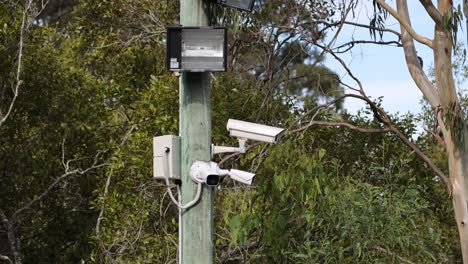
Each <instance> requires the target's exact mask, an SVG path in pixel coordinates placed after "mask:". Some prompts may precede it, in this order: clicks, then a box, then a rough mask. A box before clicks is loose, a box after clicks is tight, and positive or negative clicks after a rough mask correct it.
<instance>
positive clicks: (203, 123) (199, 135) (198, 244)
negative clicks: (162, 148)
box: [179, 0, 214, 264]
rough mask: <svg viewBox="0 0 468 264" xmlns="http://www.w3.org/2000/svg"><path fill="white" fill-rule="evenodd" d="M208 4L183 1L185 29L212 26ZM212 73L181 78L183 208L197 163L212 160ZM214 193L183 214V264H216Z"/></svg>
mask: <svg viewBox="0 0 468 264" xmlns="http://www.w3.org/2000/svg"><path fill="white" fill-rule="evenodd" d="M205 2H206V1H204V0H180V23H181V25H182V26H208V15H207V7H206V3H205ZM210 86H211V85H210V76H209V73H207V72H204V73H198V72H184V73H182V74H181V77H180V84H179V94H180V101H179V103H180V105H179V113H180V118H179V122H180V125H179V129H180V137H181V179H182V188H181V189H182V191H181V192H182V204H186V203H188V202H189V201H191V200H193V198H194V197H195V194H196V191H197V185H196V184H195V183H194V182H193V181H192V179H191V178H190V176H189V170H190V166H191V165H192V163H193V161H195V160H204V161H209V160H211V153H210V152H211V149H210V148H211V98H210V97H211V87H210ZM213 197H214V190H213V188H212V187H208V186H207V185H206V184H203V191H202V196H201V199H200V201H199V202H198V203H197V204H196V205H195V206H193V207H192V208H190V209H186V210H183V211H182V217H181V218H182V219H181V221H180V223H179V234H180V237H179V239H181V243H180V244H179V245H180V246H181V248H179V250H180V253H179V254H180V262H181V263H183V264H188V263H193V264H211V263H213V240H212V237H213Z"/></svg>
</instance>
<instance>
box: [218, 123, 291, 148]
mask: <svg viewBox="0 0 468 264" xmlns="http://www.w3.org/2000/svg"><path fill="white" fill-rule="evenodd" d="M226 127H227V130H228V131H229V134H230V135H231V136H233V137H237V138H243V139H250V140H255V141H261V142H267V143H276V142H277V141H278V138H279V137H280V136H281V134H282V132H283V131H284V129H283V128H280V127H272V126H267V125H261V124H256V123H251V122H246V121H241V120H236V119H229V121H228V123H227V126H226Z"/></svg>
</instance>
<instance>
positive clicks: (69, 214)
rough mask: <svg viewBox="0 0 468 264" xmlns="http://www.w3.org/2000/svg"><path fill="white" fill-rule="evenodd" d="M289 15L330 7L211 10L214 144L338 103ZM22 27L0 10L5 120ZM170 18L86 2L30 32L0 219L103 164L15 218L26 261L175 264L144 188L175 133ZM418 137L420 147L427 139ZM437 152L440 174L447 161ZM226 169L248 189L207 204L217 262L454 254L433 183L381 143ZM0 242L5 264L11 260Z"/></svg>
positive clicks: (305, 15)
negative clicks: (245, 173)
mask: <svg viewBox="0 0 468 264" xmlns="http://www.w3.org/2000/svg"><path fill="white" fill-rule="evenodd" d="M300 4H303V6H301V5H300ZM301 8H303V9H301ZM291 10H302V11H301V12H300V13H299V14H298V15H297V17H294V19H296V20H295V21H303V22H304V23H305V24H307V23H310V22H312V21H313V20H314V19H317V18H320V19H323V20H326V21H331V20H332V18H331V17H332V16H333V14H334V12H336V11H337V9H336V7H335V6H334V5H333V3H328V2H323V1H286V2H284V1H279V0H275V1H271V2H270V3H268V4H266V6H265V8H264V9H263V10H261V11H259V12H256V13H254V14H253V15H249V14H245V13H240V12H238V11H234V10H231V11H226V12H224V13H223V14H218V15H219V16H218V19H222V21H223V22H224V23H225V24H227V25H228V26H230V27H233V28H234V25H237V26H236V28H235V30H232V31H231V33H230V34H231V35H230V42H229V50H230V54H232V56H230V60H231V61H230V64H229V65H230V69H231V70H230V71H229V72H227V73H223V74H216V75H214V76H213V80H212V107H213V118H212V120H213V130H212V132H213V135H212V139H213V142H214V143H216V144H219V145H224V144H225V145H235V144H236V140H235V139H233V138H231V137H229V136H228V135H227V133H226V131H225V124H226V121H227V119H228V118H237V119H242V120H249V121H253V122H259V123H264V124H269V125H275V126H282V127H288V126H289V125H290V124H292V123H293V122H294V121H296V120H297V118H298V117H299V116H300V115H301V114H304V113H305V112H306V111H307V110H309V109H311V108H313V107H314V106H316V105H317V101H318V100H321V99H330V98H337V97H339V96H340V95H341V94H342V93H343V89H342V87H341V86H340V85H339V81H338V79H337V76H336V74H334V73H333V72H331V71H330V70H329V69H327V68H326V67H325V66H324V61H323V56H322V55H321V54H320V53H318V52H317V51H316V50H314V49H313V48H311V43H310V42H309V41H311V40H305V39H300V38H298V37H297V36H296V33H297V32H294V31H293V30H290V29H285V28H279V27H273V26H272V25H284V24H285V23H288V22H291V21H293V20H294V19H293V20H288V19H291V17H290V16H288V14H291V13H290V12H289V11H291ZM20 15H21V14H20V13H17V12H15V11H14V10H13V9H12V8H11V7H9V6H7V5H4V4H0V29H1V30H0V56H1V57H2V58H6V59H5V60H1V61H0V76H1V78H2V79H1V80H2V81H1V85H2V86H1V87H0V88H1V92H2V98H1V100H2V101H1V102H0V103H1V107H2V109H5V106H6V105H7V103H8V102H9V99H10V98H11V92H10V87H11V85H12V84H13V83H14V78H15V74H14V72H15V56H16V55H15V54H16V50H17V41H18V30H19V25H20V24H19V16H20ZM177 17H178V1H149V0H148V1H147V0H142V1H131V2H129V1H107V0H100V1H89V0H85V1H79V2H78V3H77V5H76V6H75V9H74V10H73V12H72V13H70V14H69V15H68V16H67V17H66V18H64V19H63V20H60V22H57V21H55V20H54V22H56V23H49V24H47V23H45V24H43V25H35V26H33V27H32V28H31V30H30V31H28V34H27V38H26V39H27V41H26V46H25V47H26V49H25V57H24V72H23V74H22V79H23V80H24V85H23V86H22V87H21V93H20V97H19V99H18V101H17V104H16V106H15V108H14V112H13V114H12V116H11V118H10V119H9V120H8V122H7V123H5V125H4V126H2V127H0V173H1V174H0V175H1V177H0V185H1V186H2V188H1V191H0V209H3V210H5V211H6V213H7V215H8V216H11V215H12V214H13V212H14V211H15V210H17V209H18V208H20V207H22V206H24V205H25V204H26V203H27V202H29V201H31V199H34V197H37V195H38V194H40V193H41V192H43V191H44V190H46V189H47V188H48V186H50V184H51V183H52V182H53V181H54V180H55V179H57V177H59V176H60V175H62V174H63V172H64V168H63V164H62V162H63V160H65V162H66V161H67V160H72V159H73V160H75V161H73V162H71V163H70V164H71V167H72V169H73V168H78V167H80V168H86V167H89V166H90V165H91V164H92V163H93V161H94V157H95V156H96V154H97V153H100V155H99V156H98V161H99V162H106V163H108V166H105V167H103V168H101V169H99V170H94V171H92V172H88V173H87V174H85V175H80V176H70V177H69V178H66V179H65V180H64V181H63V182H61V183H60V184H59V185H58V186H57V188H54V189H53V190H51V192H50V193H49V194H48V195H47V197H46V198H45V199H43V200H41V202H39V203H37V204H36V205H35V206H33V207H32V208H31V209H30V210H28V211H27V212H25V213H24V214H23V215H21V217H19V218H18V219H17V223H16V224H17V225H16V227H17V230H16V231H17V234H18V236H19V239H20V241H21V242H22V252H23V254H24V256H25V262H34V263H78V262H85V263H88V262H89V263H110V262H117V263H167V262H170V261H171V260H172V261H173V260H174V259H175V258H176V254H177V239H178V238H177V229H178V215H177V210H176V208H175V207H174V206H173V205H172V203H171V202H170V201H169V199H168V198H167V195H166V194H165V191H166V189H165V186H164V185H163V183H161V182H158V181H155V180H153V179H152V177H151V176H152V137H153V136H157V135H165V134H174V135H176V134H178V127H179V126H178V116H179V115H178V78H177V77H176V76H174V75H173V74H170V73H168V72H167V71H166V70H165V65H164V53H165V48H164V43H163V42H162V40H163V39H164V34H163V32H164V26H166V25H174V24H176V23H177ZM219 21H221V20H219ZM239 21H242V22H245V23H241V25H239ZM46 22H47V21H46ZM5 25H6V26H5ZM307 30H309V31H310V32H308V34H309V33H310V34H311V35H313V36H314V41H319V40H320V39H321V38H323V37H324V35H323V34H324V33H323V32H322V31H321V30H322V28H321V26H320V25H318V24H317V25H313V26H311V27H308V29H307ZM3 95H4V96H3ZM298 101H300V102H301V105H300V106H298V105H297V102H298ZM339 107H340V106H338V108H339ZM335 110H336V109H331V110H330V109H329V110H327V111H322V112H321V114H320V115H319V116H317V118H321V119H322V120H342V121H346V122H349V123H352V124H355V125H358V126H364V127H374V128H379V127H381V124H380V123H379V122H377V121H376V120H374V119H372V118H369V116H371V115H366V113H365V112H363V113H362V115H361V114H360V115H358V116H355V117H352V116H349V114H347V113H346V112H345V111H344V112H342V113H340V114H338V113H337V112H336V111H335ZM364 111H367V110H364ZM369 113H370V112H369ZM392 119H393V121H394V122H395V124H396V126H397V127H398V128H399V129H401V130H402V131H403V132H404V134H406V135H407V136H409V137H411V136H412V135H413V134H414V132H415V130H416V127H415V124H414V122H413V119H414V118H413V117H412V116H405V117H397V116H395V117H392ZM304 122H306V121H304ZM418 140H419V142H420V143H421V144H422V146H423V147H424V148H430V144H429V143H430V139H428V138H426V137H421V138H420V139H418ZM433 153H434V154H433V155H434V157H435V158H436V159H439V160H440V162H441V163H443V160H442V159H441V158H440V157H442V154H443V153H442V151H440V150H438V151H434V152H433ZM441 153H442V154H441ZM62 155H63V156H62ZM437 155H440V156H437ZM222 158H223V157H222V156H218V157H215V159H217V160H218V161H219V160H221V159H222ZM222 167H223V168H230V167H233V168H240V169H244V170H249V171H255V172H256V173H257V174H258V176H257V178H256V179H257V180H258V181H257V182H255V184H254V185H253V186H252V187H245V186H241V185H239V184H237V183H234V182H232V181H229V180H226V181H225V182H224V183H223V188H222V189H221V190H220V191H219V192H218V194H217V196H216V199H217V200H216V204H217V208H219V209H217V210H216V212H215V213H216V217H215V225H216V226H215V232H216V235H215V236H214V244H215V252H216V256H217V259H218V260H219V261H220V262H221V261H223V262H230V263H265V262H273V263H363V262H364V263H365V262H384V263H393V262H398V261H399V259H398V257H405V258H407V259H409V260H411V261H413V262H418V263H436V262H437V263H439V262H440V263H443V262H449V261H451V260H454V259H457V257H459V256H458V255H457V254H458V246H457V245H456V242H454V241H458V240H457V239H456V232H455V231H454V230H453V228H452V222H451V221H452V220H451V219H452V217H451V214H452V212H451V209H450V205H449V203H448V202H447V198H446V194H445V190H444V187H443V186H442V185H441V184H440V182H439V181H438V180H437V179H434V178H433V175H432V173H431V172H430V171H429V170H428V168H426V166H425V165H424V164H423V163H422V162H421V161H419V160H418V159H417V158H416V157H414V155H413V153H411V152H410V151H408V149H407V148H406V147H405V146H403V145H402V144H401V143H400V142H399V140H398V139H396V138H395V137H392V136H391V135H386V134H383V135H377V134H375V135H374V134H372V135H364V134H361V133H358V132H355V131H350V130H346V129H337V128H326V127H320V128H315V127H313V128H310V129H308V130H305V131H302V132H300V133H296V134H294V133H291V134H287V135H286V136H285V138H284V141H282V142H281V143H280V144H278V145H275V146H267V145H261V146H257V147H255V148H253V149H251V150H250V151H249V153H247V154H246V155H243V156H242V157H241V158H238V159H231V160H228V161H225V162H224V163H223V164H222ZM107 183H108V184H107ZM98 218H99V220H100V222H99V232H97V231H96V225H97V220H98ZM0 230H1V231H0V232H1V233H0V242H1V243H0V254H2V255H3V254H4V255H11V252H10V251H9V249H8V243H7V242H6V241H7V238H6V235H5V232H4V229H3V226H2V227H0ZM235 248H240V249H241V250H240V253H238V254H235V258H233V259H229V257H225V256H226V254H225V253H228V252H229V251H230V250H233V249H235ZM223 256H224V257H223Z"/></svg>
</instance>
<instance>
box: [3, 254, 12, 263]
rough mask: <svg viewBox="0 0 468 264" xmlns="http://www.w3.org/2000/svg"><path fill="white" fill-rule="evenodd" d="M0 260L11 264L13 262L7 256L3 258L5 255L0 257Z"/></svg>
mask: <svg viewBox="0 0 468 264" xmlns="http://www.w3.org/2000/svg"><path fill="white" fill-rule="evenodd" d="M0 260H4V261H8V262H10V263H11V264H13V261H12V260H11V259H10V258H9V257H8V256H5V255H0Z"/></svg>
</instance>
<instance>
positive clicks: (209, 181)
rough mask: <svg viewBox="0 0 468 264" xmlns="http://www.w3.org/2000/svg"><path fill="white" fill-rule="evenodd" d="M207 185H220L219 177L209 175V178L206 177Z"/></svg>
mask: <svg viewBox="0 0 468 264" xmlns="http://www.w3.org/2000/svg"><path fill="white" fill-rule="evenodd" d="M206 184H208V185H210V186H217V185H218V184H219V175H208V177H206Z"/></svg>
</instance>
